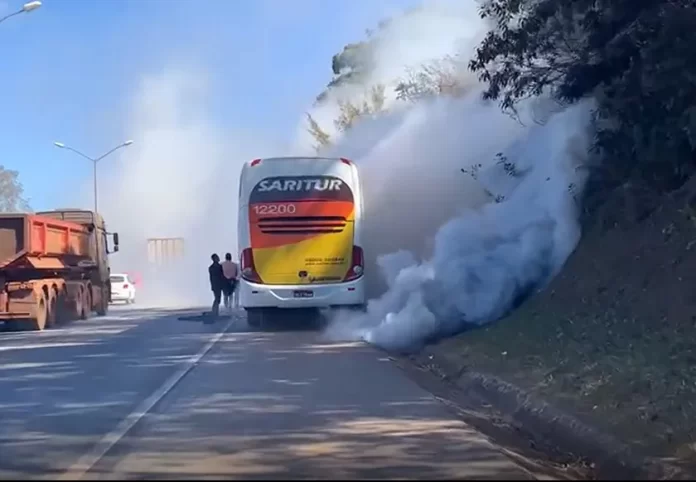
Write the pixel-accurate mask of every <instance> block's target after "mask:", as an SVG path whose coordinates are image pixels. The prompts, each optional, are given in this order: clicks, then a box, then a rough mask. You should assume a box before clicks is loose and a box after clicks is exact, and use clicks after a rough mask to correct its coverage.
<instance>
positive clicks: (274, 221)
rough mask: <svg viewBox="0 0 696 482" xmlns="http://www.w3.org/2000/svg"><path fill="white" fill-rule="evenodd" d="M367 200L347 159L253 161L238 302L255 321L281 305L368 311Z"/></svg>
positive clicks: (243, 218) (244, 203)
mask: <svg viewBox="0 0 696 482" xmlns="http://www.w3.org/2000/svg"><path fill="white" fill-rule="evenodd" d="M362 216H363V199H362V192H361V188H360V178H359V176H358V169H357V167H356V165H355V164H354V163H353V162H351V161H349V160H348V159H343V158H340V159H338V158H336V159H335V158H321V157H309V158H305V157H302V158H300V157H278V158H269V159H255V160H253V161H251V162H248V163H246V164H245V165H244V167H243V168H242V173H241V177H240V183H239V217H238V220H239V221H238V222H239V225H238V230H237V233H238V238H239V239H238V246H239V249H240V269H241V279H240V282H239V286H238V293H239V305H240V306H241V307H243V308H244V309H245V310H246V311H247V318H248V320H249V324H250V325H252V326H258V325H260V324H261V322H262V320H263V319H264V318H267V317H268V316H269V314H270V313H271V312H274V311H275V312H277V309H278V308H290V309H292V308H341V307H350V308H363V307H364V306H365V288H364V268H365V266H364V264H365V263H364V256H363V249H362V244H361V235H362Z"/></svg>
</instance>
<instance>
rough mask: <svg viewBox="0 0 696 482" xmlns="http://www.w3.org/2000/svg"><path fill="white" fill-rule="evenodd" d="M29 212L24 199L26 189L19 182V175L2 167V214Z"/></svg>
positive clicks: (0, 198)
mask: <svg viewBox="0 0 696 482" xmlns="http://www.w3.org/2000/svg"><path fill="white" fill-rule="evenodd" d="M28 210H29V203H28V202H27V200H26V199H25V198H24V188H23V187H22V184H21V183H20V182H19V173H18V172H17V171H13V170H10V169H5V168H4V167H3V166H0V212H4V213H7V212H23V211H28Z"/></svg>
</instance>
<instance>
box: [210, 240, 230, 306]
mask: <svg viewBox="0 0 696 482" xmlns="http://www.w3.org/2000/svg"><path fill="white" fill-rule="evenodd" d="M210 259H212V260H213V263H212V264H211V265H210V266H209V267H208V275H209V276H210V289H211V291H212V292H213V309H212V312H211V315H212V316H213V317H216V316H218V314H219V313H220V300H221V298H222V290H223V289H224V288H225V283H226V279H225V274H224V272H223V271H222V265H221V264H220V257H219V256H218V255H217V253H213V255H212V256H211V257H210Z"/></svg>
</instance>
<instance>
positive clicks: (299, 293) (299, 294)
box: [292, 290, 314, 298]
mask: <svg viewBox="0 0 696 482" xmlns="http://www.w3.org/2000/svg"><path fill="white" fill-rule="evenodd" d="M292 294H293V296H294V297H295V298H313V297H314V291H312V290H295V291H293V292H292Z"/></svg>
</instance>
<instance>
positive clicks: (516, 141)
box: [316, 1, 591, 349]
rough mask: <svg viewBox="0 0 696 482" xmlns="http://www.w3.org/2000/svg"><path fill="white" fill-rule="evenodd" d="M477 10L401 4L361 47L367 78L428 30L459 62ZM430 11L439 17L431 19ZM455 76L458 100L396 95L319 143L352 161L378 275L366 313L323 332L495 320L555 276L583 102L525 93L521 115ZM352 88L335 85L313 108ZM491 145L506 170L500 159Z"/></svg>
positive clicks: (394, 345)
mask: <svg viewBox="0 0 696 482" xmlns="http://www.w3.org/2000/svg"><path fill="white" fill-rule="evenodd" d="M475 15H476V3H475V2H474V1H471V2H469V3H466V4H465V6H461V5H459V6H458V7H452V6H451V5H449V4H447V3H444V2H438V3H434V4H430V6H429V7H428V8H426V9H424V10H422V11H420V12H415V13H412V14H410V15H407V16H406V17H405V20H404V22H406V23H407V24H408V25H409V28H404V26H403V23H402V22H401V21H400V20H399V19H397V20H394V21H393V22H392V23H391V25H390V26H389V27H387V28H386V29H384V30H383V31H382V32H381V35H380V36H381V38H380V39H379V41H376V42H373V43H372V48H373V49H374V52H372V58H374V59H382V62H383V63H384V64H383V65H381V66H380V65H379V64H377V67H376V68H375V69H374V72H376V74H375V76H376V80H373V79H369V80H368V81H367V82H366V85H370V84H372V83H374V82H382V83H386V84H388V85H392V86H393V85H394V82H393V81H392V82H391V83H389V82H387V80H386V75H387V74H386V73H385V72H391V73H392V76H393V80H396V79H398V77H400V76H403V75H404V73H405V71H406V70H407V69H409V68H413V67H417V66H418V65H417V64H418V63H419V62H420V63H422V62H423V61H424V60H427V59H425V58H424V52H425V51H426V50H427V48H426V45H427V43H428V42H429V41H432V44H433V45H434V48H433V50H432V60H436V59H438V58H441V57H442V55H443V54H452V55H459V56H460V59H461V60H463V62H464V64H465V63H466V60H468V57H469V56H470V55H471V53H472V52H473V49H474V47H475V45H476V44H477V43H478V41H479V40H480V39H481V36H482V35H483V34H484V33H485V31H486V25H485V24H484V23H483V22H475V21H474V19H477V17H476V16H475ZM420 17H422V18H423V22H424V23H425V24H426V25H427V26H428V27H432V26H433V23H434V22H435V28H429V29H428V36H427V37H422V36H411V35H409V32H413V31H414V30H418V29H417V27H416V26H417V25H419V23H418V19H419V18H420ZM438 18H446V19H447V21H446V22H443V23H442V28H439V29H438V28H437V25H436V23H437V20H436V19H438ZM457 19H459V22H457ZM387 39H388V40H387ZM410 42H415V43H417V44H418V48H417V52H418V59H416V61H415V62H414V63H410V62H408V60H409V59H408V58H405V57H404V54H406V53H408V52H409V46H410ZM394 45H399V46H400V52H401V53H402V55H401V56H396V57H397V59H396V60H395V61H394V57H393V56H390V55H389V54H390V50H388V49H389V48H391V47H390V46H394ZM443 45H448V46H449V48H450V51H449V52H447V51H446V49H443ZM385 49H386V50H385ZM392 61H394V62H397V63H393V62H392ZM398 62H401V64H399V63H398ZM414 64H415V65H414ZM460 80H461V82H463V83H464V85H465V87H466V88H465V92H466V93H465V94H464V95H463V96H461V97H459V98H453V97H440V98H437V99H434V100H428V101H421V102H418V103H416V104H405V103H403V104H401V103H399V102H396V101H394V102H392V103H391V104H390V110H389V113H387V114H386V115H381V116H379V117H377V118H375V119H365V120H363V121H361V122H360V123H359V124H358V125H357V126H356V127H355V128H353V129H351V130H349V131H348V132H347V133H346V134H345V135H344V136H338V137H337V135H336V133H335V132H332V134H334V137H335V138H337V139H338V142H336V143H335V145H334V146H333V147H332V148H331V154H340V155H341V156H345V157H352V158H353V159H354V160H356V162H357V163H358V164H359V166H360V169H361V174H362V179H363V183H364V185H365V191H366V193H365V197H366V199H365V204H366V210H367V213H366V232H367V242H366V245H365V249H366V251H367V253H368V257H369V255H371V256H372V259H374V264H376V266H368V270H369V269H370V268H372V269H371V270H370V271H368V274H369V276H370V277H371V278H372V280H371V283H370V286H371V290H372V292H373V294H374V293H375V291H374V290H378V289H379V286H378V285H377V284H375V283H374V278H375V277H376V276H378V275H379V274H381V275H383V276H382V278H383V279H384V282H385V283H386V289H382V290H380V291H381V293H377V295H378V296H375V297H374V298H373V299H372V300H370V303H369V305H368V311H367V313H366V314H364V315H360V316H354V315H353V316H348V315H339V316H337V317H336V318H335V319H334V320H333V321H332V323H331V324H330V326H329V329H328V331H327V333H328V335H329V336H330V337H332V338H334V339H365V340H367V341H369V342H372V343H375V344H378V345H381V346H383V347H385V348H389V349H410V348H415V347H417V346H419V345H420V344H421V343H423V342H424V341H427V340H429V339H433V338H437V337H441V336H446V335H451V334H454V333H457V332H460V331H462V330H464V329H466V328H467V327H469V326H473V325H480V324H483V323H487V322H490V321H493V320H496V319H498V318H499V317H501V316H502V315H504V314H505V313H507V312H508V311H509V310H510V309H512V308H514V307H515V306H516V304H517V303H518V302H519V301H520V300H522V299H523V298H524V297H525V296H527V295H528V294H529V293H530V292H531V291H532V290H534V289H537V288H539V287H542V286H543V284H544V283H545V282H547V281H548V280H549V279H550V278H551V277H553V276H554V275H555V274H556V273H557V272H558V271H559V270H560V269H561V267H562V265H563V263H564V262H565V260H566V259H567V257H568V256H569V255H570V254H571V253H572V251H573V250H574V248H575V246H576V244H577V242H578V240H579V238H580V230H579V226H578V223H577V214H578V209H577V208H578V205H577V201H576V198H577V197H579V194H580V192H581V190H582V186H583V183H584V177H583V176H584V172H585V171H584V170H583V169H578V168H579V167H580V166H582V164H583V163H584V162H585V161H586V152H587V146H588V134H589V131H588V129H589V120H590V116H589V113H590V107H591V106H590V103H589V102H586V103H583V104H579V105H576V106H573V107H571V108H569V109H567V110H562V111H560V112H553V109H552V108H551V107H556V110H558V109H557V106H555V105H554V104H553V103H552V102H549V101H548V100H543V99H536V100H532V101H529V102H527V103H526V104H523V105H522V106H521V107H520V119H521V120H522V122H520V121H517V120H514V119H512V118H511V117H509V116H507V115H505V114H503V113H501V112H500V111H499V109H498V107H497V105H495V104H491V103H485V102H483V101H482V100H481V90H482V86H481V85H480V84H479V83H478V82H477V81H476V79H475V78H473V77H472V76H471V74H469V73H466V72H461V77H460ZM356 92H358V89H356V88H355V86H350V87H347V88H343V87H338V88H336V89H334V91H333V92H331V95H329V96H327V97H326V98H327V99H328V100H327V101H326V103H325V104H323V105H320V106H319V107H317V109H316V112H318V114H317V115H316V118H319V117H321V116H322V115H324V114H325V113H326V112H331V111H335V110H336V107H335V105H333V106H332V105H331V104H332V103H333V102H337V100H339V99H343V100H350V99H356V95H357V94H356ZM535 120H536V121H539V120H541V121H542V122H540V123H539V122H535ZM499 152H501V153H503V155H504V159H503V161H505V160H507V161H508V162H510V163H512V166H513V167H512V168H511V167H510V165H508V167H507V168H506V167H505V166H504V163H502V162H499V160H500V159H499V158H498V157H496V154H497V153H499ZM472 165H479V166H480V168H479V170H478V176H477V180H474V179H473V178H472V177H471V176H467V175H466V174H464V173H462V172H461V169H462V168H469V167H470V166H472ZM495 197H498V199H497V201H500V202H496V199H495Z"/></svg>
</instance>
